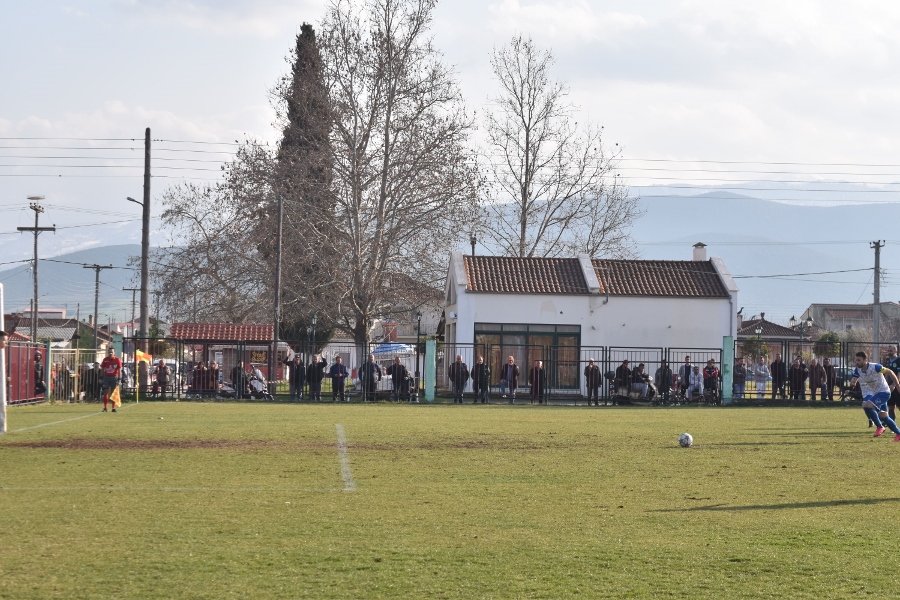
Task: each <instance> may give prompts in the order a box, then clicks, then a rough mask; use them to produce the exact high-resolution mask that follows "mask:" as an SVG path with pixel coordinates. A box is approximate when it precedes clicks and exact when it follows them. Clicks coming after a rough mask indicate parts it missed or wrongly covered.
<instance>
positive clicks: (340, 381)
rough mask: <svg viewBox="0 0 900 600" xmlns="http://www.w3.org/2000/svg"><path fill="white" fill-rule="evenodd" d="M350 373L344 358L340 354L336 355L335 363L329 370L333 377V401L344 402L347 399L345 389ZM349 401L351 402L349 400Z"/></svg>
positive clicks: (330, 375) (329, 374)
mask: <svg viewBox="0 0 900 600" xmlns="http://www.w3.org/2000/svg"><path fill="white" fill-rule="evenodd" d="M349 374H350V373H349V372H348V371H347V367H346V365H344V359H343V358H341V357H340V356H335V357H334V364H333V365H331V369H329V371H328V376H329V377H331V401H332V402H344V400H347V397H346V394H345V393H344V390H345V384H346V381H347V376H348V375H349ZM347 401H348V402H349V400H347Z"/></svg>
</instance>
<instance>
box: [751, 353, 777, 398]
mask: <svg viewBox="0 0 900 600" xmlns="http://www.w3.org/2000/svg"><path fill="white" fill-rule="evenodd" d="M772 364H775V363H772ZM771 376H772V375H771V372H770V371H769V365H767V364H766V357H765V356H760V357H759V361H757V363H756V366H755V367H754V368H753V379H754V381H756V399H757V400H762V399H763V398H764V397H765V395H766V384H768V383H769V379H770V378H771ZM772 385H773V387H774V385H775V384H774V383H773V384H772ZM772 399H773V400H774V399H775V392H772Z"/></svg>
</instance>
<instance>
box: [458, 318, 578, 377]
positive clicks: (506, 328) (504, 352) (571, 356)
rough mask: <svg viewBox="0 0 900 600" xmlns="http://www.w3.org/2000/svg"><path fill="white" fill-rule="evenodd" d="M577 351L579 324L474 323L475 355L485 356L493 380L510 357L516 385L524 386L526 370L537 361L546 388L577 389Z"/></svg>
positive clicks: (526, 375)
mask: <svg viewBox="0 0 900 600" xmlns="http://www.w3.org/2000/svg"><path fill="white" fill-rule="evenodd" d="M580 348H581V326H580V325H529V324H524V323H523V324H515V323H502V324H501V323H475V352H476V354H477V355H480V356H484V357H485V360H486V361H487V362H488V364H489V365H490V366H491V372H492V373H496V374H497V376H496V377H495V379H496V380H497V381H499V373H500V368H501V366H502V365H503V364H504V363H506V359H507V357H509V356H512V357H514V358H515V359H516V363H517V364H518V365H519V370H520V371H521V375H520V378H521V381H520V385H523V386H526V385H527V383H528V370H529V369H530V368H531V366H532V365H533V364H534V361H536V360H541V361H544V370H545V373H546V377H547V383H548V384H549V386H550V387H552V388H555V389H578V387H579V378H578V355H579V350H580Z"/></svg>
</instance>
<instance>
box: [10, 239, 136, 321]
mask: <svg viewBox="0 0 900 600" xmlns="http://www.w3.org/2000/svg"><path fill="white" fill-rule="evenodd" d="M140 254H141V247H140V245H138V244H126V245H118V246H98V247H93V248H90V249H87V250H80V251H78V252H72V253H69V254H62V255H60V256H54V257H53V258H52V259H49V260H41V261H40V263H39V265H38V277H39V285H40V289H39V293H40V302H39V306H40V308H41V309H47V308H65V309H66V311H67V313H68V315H69V316H72V317H74V316H75V314H76V310H77V307H78V305H79V304H80V305H81V318H82V319H86V318H87V315H89V314H91V313H93V312H94V287H95V286H94V270H92V269H85V268H83V267H82V264H98V265H112V266H113V267H115V268H113V269H104V270H102V271H101V272H100V302H99V305H100V311H99V312H100V322H105V321H107V320H109V319H110V318H111V319H112V320H113V321H128V320H130V319H131V297H132V295H131V292H125V291H122V288H129V287H138V285H139V280H140V278H139V271H137V270H135V266H132V265H129V259H130V258H131V257H138V256H140ZM0 283H2V284H3V288H4V301H5V306H4V309H5V312H7V313H10V312H16V311H22V310H28V308H29V306H30V304H29V303H30V301H31V298H32V296H33V283H32V275H31V265H30V264H27V265H25V266H19V267H16V268H13V269H8V270H5V271H0Z"/></svg>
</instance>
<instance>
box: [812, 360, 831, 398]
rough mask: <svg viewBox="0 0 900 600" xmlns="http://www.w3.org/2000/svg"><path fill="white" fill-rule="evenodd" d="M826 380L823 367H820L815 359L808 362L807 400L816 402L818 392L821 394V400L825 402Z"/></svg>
mask: <svg viewBox="0 0 900 600" xmlns="http://www.w3.org/2000/svg"><path fill="white" fill-rule="evenodd" d="M826 378H827V374H826V373H825V367H823V366H822V365H820V364H819V361H817V360H816V359H815V358H814V359H812V360H811V361H809V399H810V400H812V401H813V402H815V401H816V392H818V391H821V392H822V400H823V401H824V400H825V395H826V390H825V386H826V383H825V380H826Z"/></svg>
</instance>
